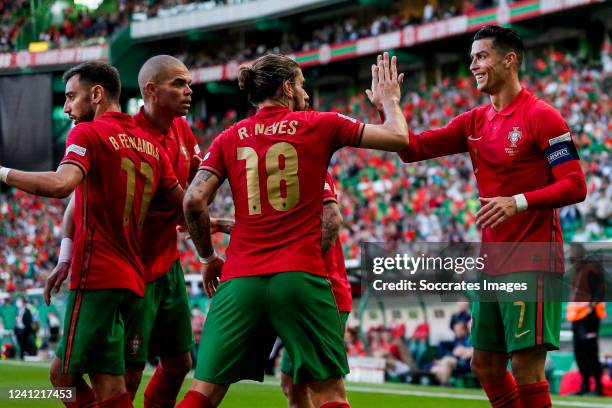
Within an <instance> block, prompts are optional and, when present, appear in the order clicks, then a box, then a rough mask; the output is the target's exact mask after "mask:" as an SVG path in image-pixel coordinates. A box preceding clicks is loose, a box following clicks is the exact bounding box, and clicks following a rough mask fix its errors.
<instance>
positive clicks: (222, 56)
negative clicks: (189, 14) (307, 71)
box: [175, 0, 511, 67]
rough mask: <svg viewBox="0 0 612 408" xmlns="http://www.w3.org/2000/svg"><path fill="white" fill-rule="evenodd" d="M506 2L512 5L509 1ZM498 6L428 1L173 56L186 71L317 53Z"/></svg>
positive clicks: (488, 0)
mask: <svg viewBox="0 0 612 408" xmlns="http://www.w3.org/2000/svg"><path fill="white" fill-rule="evenodd" d="M502 1H505V0H502ZM505 2H506V3H507V4H509V3H511V2H510V1H505ZM498 3H500V2H498V1H492V0H466V1H463V2H461V5H460V6H458V2H456V1H427V2H425V6H424V7H422V8H420V7H415V6H414V4H409V3H407V2H404V3H402V2H400V3H399V4H400V5H398V6H396V10H394V12H392V13H383V14H380V13H378V14H377V13H367V14H365V15H361V16H359V17H355V16H351V17H348V18H345V19H343V20H337V19H334V20H331V21H329V22H327V23H323V24H322V23H321V22H319V21H317V23H316V26H313V27H308V26H305V27H304V29H302V30H299V32H296V31H292V32H289V33H286V35H283V36H282V42H281V43H280V44H278V35H274V36H273V37H271V38H270V41H271V42H270V43H269V44H266V39H265V38H264V37H262V36H259V37H258V38H257V41H250V42H249V41H246V40H242V39H241V38H240V36H237V37H236V38H235V40H234V41H223V42H214V44H212V47H206V46H203V45H202V44H193V45H192V46H190V47H189V46H188V47H186V48H184V49H183V50H182V51H181V52H179V53H178V54H176V55H175V56H176V57H177V58H178V59H180V60H181V61H183V62H184V63H185V65H187V66H189V67H206V66H210V65H215V64H221V63H223V62H227V61H238V62H243V61H248V60H252V59H255V58H257V57H259V56H261V55H264V54H267V53H274V54H291V53H295V52H302V51H310V50H314V49H318V48H320V47H321V46H323V45H324V44H330V45H331V44H339V43H343V42H346V41H354V40H357V39H359V38H366V37H371V36H376V35H380V34H384V33H388V32H392V31H397V30H400V29H402V28H404V27H406V26H409V25H415V24H422V23H430V22H433V21H438V20H444V19H447V18H451V17H454V16H457V15H460V14H469V13H473V12H476V11H478V10H481V9H484V8H488V7H492V6H493V5H494V4H498ZM402 4H405V6H403V5H402Z"/></svg>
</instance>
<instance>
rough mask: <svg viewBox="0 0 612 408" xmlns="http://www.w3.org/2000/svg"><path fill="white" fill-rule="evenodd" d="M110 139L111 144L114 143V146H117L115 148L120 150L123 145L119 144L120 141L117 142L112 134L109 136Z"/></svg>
mask: <svg viewBox="0 0 612 408" xmlns="http://www.w3.org/2000/svg"><path fill="white" fill-rule="evenodd" d="M108 141H109V142H111V144H112V145H113V147H114V148H115V150H119V149H121V146H119V143H117V141H116V140H115V138H114V137H112V136H110V137H109V138H108Z"/></svg>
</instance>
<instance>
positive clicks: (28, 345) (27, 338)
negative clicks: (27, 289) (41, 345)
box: [15, 296, 36, 360]
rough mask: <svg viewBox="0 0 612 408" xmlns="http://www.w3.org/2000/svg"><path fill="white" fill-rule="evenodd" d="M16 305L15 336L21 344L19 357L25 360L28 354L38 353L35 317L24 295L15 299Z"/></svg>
mask: <svg viewBox="0 0 612 408" xmlns="http://www.w3.org/2000/svg"><path fill="white" fill-rule="evenodd" d="M15 306H17V316H16V321H15V336H16V337H17V344H18V345H19V358H21V359H22V360H23V359H24V358H25V356H26V355H30V356H31V355H34V354H36V346H35V345H34V335H35V330H34V318H33V316H32V312H31V311H30V308H29V307H28V305H27V303H26V300H25V298H24V297H22V296H20V297H18V298H17V300H16V301H15Z"/></svg>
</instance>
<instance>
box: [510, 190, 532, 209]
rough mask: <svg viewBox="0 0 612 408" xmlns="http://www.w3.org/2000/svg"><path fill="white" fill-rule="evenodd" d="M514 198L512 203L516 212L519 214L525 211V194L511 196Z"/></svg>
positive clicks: (526, 204) (526, 205)
mask: <svg viewBox="0 0 612 408" xmlns="http://www.w3.org/2000/svg"><path fill="white" fill-rule="evenodd" d="M512 198H514V202H515V203H516V211H517V212H521V211H525V210H526V209H527V207H528V203H527V198H525V194H517V195H515V196H512Z"/></svg>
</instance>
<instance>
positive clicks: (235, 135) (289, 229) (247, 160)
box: [200, 107, 364, 280]
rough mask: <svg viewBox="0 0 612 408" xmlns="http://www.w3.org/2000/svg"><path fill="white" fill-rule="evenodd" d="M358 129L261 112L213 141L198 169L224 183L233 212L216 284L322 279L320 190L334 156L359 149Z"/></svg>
mask: <svg viewBox="0 0 612 408" xmlns="http://www.w3.org/2000/svg"><path fill="white" fill-rule="evenodd" d="M363 128H364V125H363V124H362V123H360V122H358V121H356V120H354V119H352V118H348V117H346V116H343V115H340V114H337V113H331V112H325V113H319V112H301V111H300V112H293V111H290V110H289V109H287V108H285V107H266V108H262V109H260V110H259V111H258V112H257V114H256V115H254V116H253V117H251V118H249V119H245V120H243V121H241V122H239V123H237V124H236V125H234V126H232V127H231V128H230V129H228V130H226V131H224V132H223V133H221V134H220V135H219V136H218V137H217V138H216V139H215V140H214V141H213V143H212V145H211V147H210V150H209V151H208V152H207V153H206V155H205V156H204V160H203V161H202V165H201V166H200V169H205V170H209V171H211V172H213V173H214V174H216V175H217V176H218V177H219V178H220V179H221V180H223V179H225V178H226V177H227V178H228V180H229V184H230V187H231V189H232V195H233V198H234V205H235V212H236V214H235V217H236V224H235V227H234V230H233V231H232V237H231V240H230V243H229V247H228V248H227V252H226V255H227V260H226V262H225V265H224V267H223V273H222V280H227V279H231V278H235V277H240V276H254V275H265V274H271V273H277V272H287V271H304V272H309V273H312V274H315V275H321V276H326V272H325V266H324V263H323V257H322V255H321V211H322V206H323V189H322V188H321V186H323V182H324V180H325V173H326V170H327V166H328V165H329V160H330V158H331V156H332V154H333V153H334V151H335V150H337V149H339V148H340V147H342V146H358V145H359V143H360V142H361V135H362V132H363Z"/></svg>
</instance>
